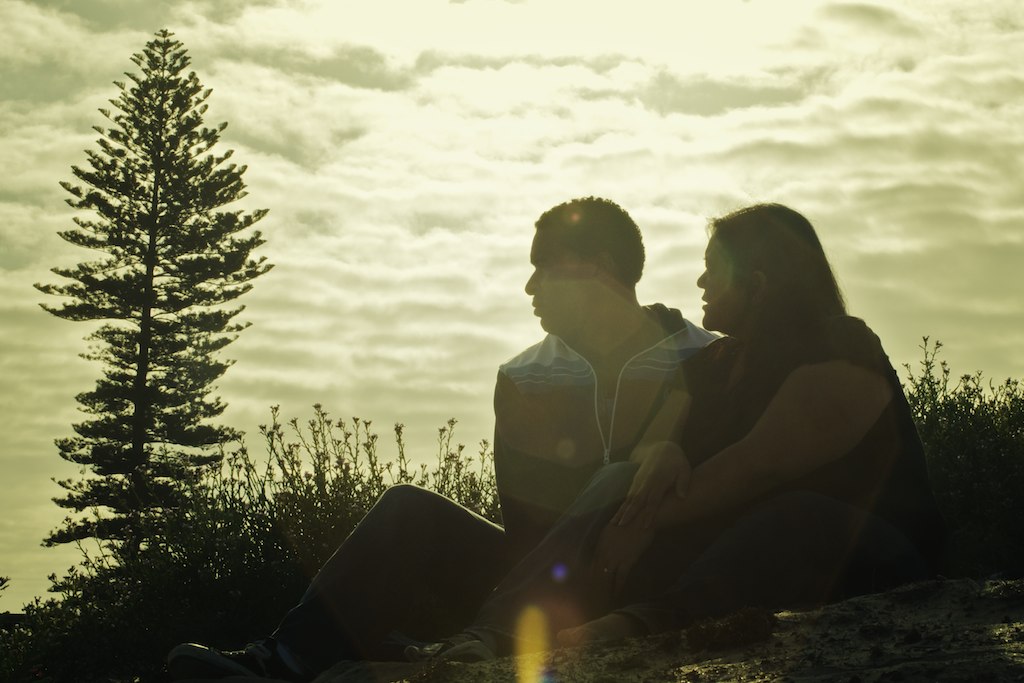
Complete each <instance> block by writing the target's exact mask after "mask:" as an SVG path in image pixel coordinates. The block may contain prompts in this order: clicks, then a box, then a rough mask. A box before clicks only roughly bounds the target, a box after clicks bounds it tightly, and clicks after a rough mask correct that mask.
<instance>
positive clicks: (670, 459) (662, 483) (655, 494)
mask: <svg viewBox="0 0 1024 683" xmlns="http://www.w3.org/2000/svg"><path fill="white" fill-rule="evenodd" d="M692 403H693V400H692V397H691V396H690V394H689V393H688V392H687V391H685V390H683V389H674V390H672V391H671V392H670V393H669V395H668V396H666V397H665V401H664V402H663V403H662V405H661V408H660V409H659V410H658V413H657V414H656V415H655V416H654V419H653V420H651V423H650V425H648V427H647V431H645V432H644V436H643V438H642V439H641V440H640V443H639V444H637V446H636V448H634V449H633V452H632V454H631V455H630V458H629V459H630V461H632V462H636V463H639V464H640V468H639V469H638V470H637V472H636V474H635V475H634V476H633V484H632V485H631V486H630V488H629V493H627V494H626V500H625V501H623V503H622V505H621V506H620V507H619V510H618V512H616V513H615V516H614V517H613V518H612V521H611V523H612V524H616V525H624V524H629V523H630V522H632V521H633V520H638V521H639V523H640V524H641V525H642V526H644V527H648V526H651V524H653V523H654V517H655V515H656V514H657V512H658V509H659V506H660V504H661V501H662V499H663V498H665V496H667V495H669V494H670V493H675V494H676V495H679V496H681V495H683V494H684V493H685V492H686V489H687V488H689V485H690V462H689V461H688V460H687V459H686V455H685V454H684V453H683V450H682V448H681V447H680V446H679V441H680V439H681V437H682V433H683V427H684V426H685V424H686V421H687V419H688V418H689V415H690V406H691V404H692Z"/></svg>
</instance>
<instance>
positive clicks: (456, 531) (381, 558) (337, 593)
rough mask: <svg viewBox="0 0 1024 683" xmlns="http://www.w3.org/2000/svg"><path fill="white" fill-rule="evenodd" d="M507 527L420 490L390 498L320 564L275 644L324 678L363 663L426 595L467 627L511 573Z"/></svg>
mask: <svg viewBox="0 0 1024 683" xmlns="http://www.w3.org/2000/svg"><path fill="white" fill-rule="evenodd" d="M503 541H504V533H503V531H502V529H501V527H499V526H497V525H494V524H492V523H490V522H488V521H487V520H485V519H484V518H482V517H480V516H478V515H476V514H474V513H472V512H470V511H469V510H467V509H465V508H463V507H461V506H460V505H458V504H456V503H455V502H453V501H451V500H449V499H448V498H445V497H443V496H440V495H438V494H436V493H433V492H431V491H428V490H426V489H422V488H419V487H416V486H410V485H399V486H393V487H391V488H390V489H388V490H387V491H386V492H385V493H384V495H383V496H381V498H380V500H379V501H377V503H376V504H375V505H374V506H373V508H372V509H371V510H370V511H369V513H367V515H366V517H365V518H364V519H363V520H362V521H361V522H360V523H359V524H358V525H357V526H356V528H355V529H354V530H353V531H352V533H351V534H350V535H349V536H348V538H346V539H345V541H344V542H343V543H342V544H341V546H340V547H339V548H338V550H337V551H335V553H334V555H332V556H331V558H330V559H329V560H328V561H327V562H326V563H325V564H324V566H323V567H322V568H321V570H320V572H319V573H318V574H317V576H316V577H315V578H314V579H313V581H312V583H311V584H310V586H309V589H308V590H307V591H306V594H305V595H304V596H303V597H302V600H301V601H300V602H299V604H298V605H296V606H295V607H294V608H292V609H291V610H290V611H289V612H288V614H287V615H285V617H284V619H283V620H282V621H281V623H280V625H279V626H278V628H277V630H276V631H275V632H274V634H273V636H272V637H273V639H274V640H275V641H276V642H277V643H279V644H282V645H284V646H285V648H287V651H288V652H289V653H290V654H291V655H292V656H293V657H294V658H295V659H296V660H298V662H299V663H300V664H301V665H302V666H303V668H305V669H307V670H309V671H312V672H315V671H322V670H324V669H326V668H328V667H329V666H331V665H332V664H334V663H335V662H336V661H338V660H340V659H364V658H367V657H368V656H370V655H372V654H373V653H374V650H375V648H376V647H377V646H378V645H379V643H380V641H381V640H382V639H383V638H384V636H385V635H387V634H388V633H389V632H390V631H392V630H393V629H395V628H399V627H400V626H401V625H402V623H403V621H404V620H405V619H406V617H407V616H408V614H409V610H410V607H411V606H412V605H413V604H414V602H415V601H416V599H417V598H419V597H421V596H422V595H424V594H430V595H432V596H434V597H436V598H438V599H439V600H441V601H442V602H443V604H444V605H445V608H446V610H447V611H449V612H450V613H451V614H453V615H461V616H462V619H463V623H465V622H467V621H468V620H469V619H470V618H471V617H472V615H473V613H474V612H475V611H476V610H477V609H478V608H479V606H480V604H481V603H482V601H483V600H484V598H485V597H486V596H487V594H488V593H489V592H490V590H491V589H492V588H493V587H494V585H495V584H496V583H497V582H498V581H499V580H500V578H501V576H502V575H503V574H504V572H505V571H506V570H507V569H508V567H507V564H508V562H507V560H506V559H505V557H504V556H505V546H504V542H503Z"/></svg>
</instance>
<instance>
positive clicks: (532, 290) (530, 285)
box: [523, 271, 540, 296]
mask: <svg viewBox="0 0 1024 683" xmlns="http://www.w3.org/2000/svg"><path fill="white" fill-rule="evenodd" d="M539 279H540V278H538V277H537V271H534V272H533V275H531V276H530V279H529V280H527V281H526V287H524V288H523V289H525V290H526V295H527V296H533V295H534V294H536V293H537V281H538V280H539Z"/></svg>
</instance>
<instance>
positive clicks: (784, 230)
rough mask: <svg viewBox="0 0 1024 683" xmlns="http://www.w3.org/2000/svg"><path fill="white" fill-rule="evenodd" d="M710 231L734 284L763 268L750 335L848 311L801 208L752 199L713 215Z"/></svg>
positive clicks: (796, 326)
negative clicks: (727, 261)
mask: <svg viewBox="0 0 1024 683" xmlns="http://www.w3.org/2000/svg"><path fill="white" fill-rule="evenodd" d="M710 234H711V238H712V239H714V240H716V241H717V242H718V244H719V246H720V247H721V248H722V249H723V250H724V251H725V253H726V254H727V256H728V258H729V259H730V262H731V264H732V267H733V273H734V277H735V278H736V284H739V285H741V286H744V285H746V284H747V282H749V279H750V278H751V277H752V276H753V274H754V272H755V271H761V272H762V273H764V276H765V290H764V297H763V300H762V301H761V303H760V304H759V306H758V308H757V310H756V311H754V312H753V316H754V317H753V319H752V320H751V325H750V332H751V335H752V336H753V337H763V336H765V335H771V336H776V334H777V333H779V332H782V331H786V330H788V331H792V332H796V331H797V330H799V329H802V328H804V327H805V326H807V325H809V324H813V323H814V322H816V321H819V320H822V319H824V318H827V317H830V316H835V315H843V314H845V313H846V304H845V303H844V301H843V295H842V292H840V291H839V285H838V283H837V282H836V278H835V275H834V274H833V273H832V267H831V266H830V265H829V263H828V259H827V258H826V257H825V251H824V249H822V246H821V241H820V240H819V239H818V235H817V233H816V232H815V231H814V227H813V226H812V225H811V223H810V221H808V220H807V219H806V218H804V217H803V216H802V215H801V214H800V213H798V212H796V211H794V210H793V209H790V208H789V207H787V206H783V205H782V204H755V205H753V206H748V207H746V208H743V209H739V210H738V211H734V212H732V213H730V214H727V215H725V216H722V217H721V218H717V219H714V220H713V221H711V224H710Z"/></svg>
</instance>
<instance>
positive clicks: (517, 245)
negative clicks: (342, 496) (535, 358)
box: [0, 0, 1024, 610]
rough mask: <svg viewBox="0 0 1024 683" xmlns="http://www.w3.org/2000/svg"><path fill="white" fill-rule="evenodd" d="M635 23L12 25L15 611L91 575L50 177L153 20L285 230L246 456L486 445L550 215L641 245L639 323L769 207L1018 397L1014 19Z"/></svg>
mask: <svg viewBox="0 0 1024 683" xmlns="http://www.w3.org/2000/svg"><path fill="white" fill-rule="evenodd" d="M607 5H608V6H612V5H613V3H607ZM614 5H615V6H621V7H622V9H604V8H603V7H604V6H605V5H604V4H602V3H595V2H593V1H587V0H579V1H571V0H543V1H541V0H535V1H534V0H527V1H523V2H500V1H498V0H466V1H463V2H454V1H453V2H444V1H442V0H383V1H382V0H376V1H375V2H373V3H369V2H365V3H356V2H340V1H335V2H331V1H330V0H280V1H279V2H274V1H272V0H267V1H262V2H256V1H250V2H245V1H243V0H231V1H225V0H196V1H195V2H165V3H153V2H147V1H146V0H50V1H39V2H25V1H23V0H0V93H2V94H0V162H2V169H3V175H2V178H3V182H2V183H0V369H2V372H0V419H2V424H3V427H4V429H3V441H2V445H0V458H2V468H3V469H2V471H3V473H4V474H3V479H4V482H5V483H4V485H3V486H4V490H3V493H2V494H0V525H2V526H0V558H2V559H3V563H2V565H0V575H9V576H11V577H12V586H11V587H10V588H9V589H8V590H7V591H6V592H5V593H4V595H3V597H2V598H0V610H3V609H8V610H17V609H18V608H19V607H20V606H21V604H23V603H24V601H26V600H28V599H30V598H31V597H32V596H34V595H39V594H41V593H43V592H44V591H45V588H46V586H47V585H48V584H47V581H46V575H47V574H48V573H50V572H54V571H57V572H62V571H63V570H64V569H65V568H66V567H67V566H68V565H69V564H71V563H72V562H73V561H74V560H75V556H76V552H77V551H76V550H75V549H73V548H62V549H42V548H40V547H39V542H40V540H41V539H42V537H43V536H45V535H46V534H47V533H48V532H49V531H50V530H51V529H53V528H54V527H55V526H56V525H58V524H59V522H60V520H61V519H62V518H63V516H64V515H63V511H62V510H61V509H59V508H57V506H55V505H54V504H53V503H52V502H51V501H50V499H51V498H52V497H53V496H55V495H58V494H59V492H60V490H59V489H58V488H57V487H56V486H55V485H54V484H53V483H51V481H50V480H51V478H52V477H65V476H73V475H75V474H76V470H75V469H74V468H72V467H70V466H68V465H67V464H65V463H63V462H62V461H60V459H59V458H58V456H57V453H56V449H55V447H54V446H53V439H54V438H57V437H62V436H68V435H70V424H71V423H72V422H74V421H76V420H77V419H79V417H80V416H79V414H78V413H77V411H76V404H75V401H74V396H75V394H76V393H78V392H81V391H84V390H87V389H89V388H90V387H91V386H92V383H93V382H94V381H95V378H96V377H97V374H98V369H97V368H96V367H95V366H92V365H90V364H89V363H88V362H86V361H84V360H81V359H80V358H78V357H77V354H78V353H80V352H82V351H84V350H85V342H84V341H83V340H82V337H83V336H84V335H85V334H87V333H88V331H89V329H91V328H90V327H89V325H88V324H83V323H70V322H67V321H63V320H59V319H57V318H54V317H52V316H49V315H48V314H46V313H45V312H43V311H42V310H41V309H40V308H39V305H38V304H39V303H40V302H42V301H43V300H44V299H45V297H44V295H42V294H40V293H38V292H37V291H36V290H35V289H33V287H32V284H33V283H36V282H55V281H57V278H56V276H54V275H52V274H50V273H49V271H48V269H49V268H51V267H53V266H70V265H73V264H74V263H77V262H78V261H81V260H85V259H86V258H87V257H88V256H89V255H88V254H87V253H85V252H83V251H82V250H79V249H77V248H75V247H71V246H70V245H68V244H66V243H64V242H63V241H62V240H61V239H60V238H59V237H58V236H57V232H58V231H59V230H62V229H65V228H68V227H70V226H71V218H72V216H73V212H72V211H71V210H70V209H69V208H68V207H67V206H66V205H65V204H64V201H63V200H64V193H63V191H62V190H61V189H60V187H59V186H58V181H60V180H69V179H71V174H70V166H71V165H72V164H82V163H84V160H85V157H84V152H83V150H85V149H87V148H93V147H94V146H95V142H94V141H95V138H96V134H95V133H94V132H93V131H92V126H94V125H100V124H102V123H103V119H102V117H101V116H100V114H99V113H98V112H97V109H98V108H99V107H103V106H105V105H106V100H107V99H108V98H111V97H113V96H115V95H116V92H117V91H116V89H115V87H114V86H113V85H112V81H113V80H116V79H119V78H121V77H122V73H123V72H124V71H126V70H130V69H133V68H134V66H133V65H132V64H131V62H130V61H129V57H130V56H131V54H132V53H134V52H138V51H139V50H140V49H141V48H142V47H143V45H144V44H145V43H146V41H147V40H149V39H150V38H151V37H152V34H153V33H154V32H155V31H156V30H158V29H160V28H163V27H166V28H169V29H171V30H172V31H174V32H175V33H176V36H177V37H178V38H179V39H180V40H182V41H183V42H184V43H185V45H186V47H187V48H188V49H189V51H190V54H191V56H192V59H193V64H192V66H193V68H194V69H195V70H196V72H197V73H198V75H199V77H200V79H201V80H202V82H203V83H204V84H205V85H207V86H209V87H212V88H213V95H212V97H211V99H210V109H209V112H208V115H207V121H208V122H209V123H218V122H220V121H227V122H229V127H228V128H227V130H226V131H225V133H224V136H223V139H222V149H228V148H231V149H234V150H235V160H236V161H238V162H240V163H244V164H247V165H248V166H249V171H248V173H247V175H246V179H247V182H248V185H249V191H250V195H249V197H248V198H246V199H245V200H244V201H243V203H242V206H243V207H245V208H260V207H265V208H268V209H270V214H269V215H268V217H267V218H266V219H265V220H264V221H263V222H262V223H261V224H260V227H261V229H262V230H263V231H264V233H265V235H266V237H267V240H268V242H267V244H266V245H265V246H264V247H263V249H262V254H264V255H266V256H267V257H268V258H269V259H270V260H271V261H272V262H273V263H275V264H276V267H275V269H274V270H273V271H272V272H271V273H270V274H268V275H267V276H265V277H264V278H262V279H260V280H258V281H257V282H256V287H255V289H254V291H253V292H252V293H251V294H249V295H248V296H247V297H246V298H245V300H244V303H245V304H246V306H247V309H246V311H245V313H244V314H243V317H244V319H245V320H247V321H249V322H251V323H252V327H251V328H250V329H248V330H247V331H246V332H244V333H243V334H242V336H241V337H240V338H239V340H238V341H237V342H236V343H235V344H233V345H232V346H230V347H229V348H228V349H227V352H226V357H228V358H233V359H236V360H237V364H236V365H235V366H234V367H233V368H232V369H231V370H230V371H229V372H228V374H227V375H226V376H225V377H224V378H223V380H222V381H221V382H220V384H219V389H218V393H219V395H220V396H221V397H222V398H223V399H224V400H225V401H227V403H228V404H229V406H230V407H229V409H228V411H227V412H226V414H225V417H224V422H226V423H228V424H230V425H232V426H234V427H236V428H239V429H242V430H244V431H246V432H247V433H248V443H249V445H250V449H251V450H252V451H254V452H257V453H259V452H260V445H259V443H258V434H257V425H258V424H260V423H261V422H265V421H266V419H267V417H268V415H269V410H268V408H269V406H271V405H273V404H280V405H281V411H282V413H283V415H284V416H286V417H292V416H294V417H299V418H303V419H304V418H306V417H307V416H309V415H310V413H311V408H310V406H311V405H312V404H313V403H316V402H320V403H323V404H324V406H325V407H326V408H327V409H328V410H329V411H330V412H332V413H333V414H334V415H338V416H352V415H358V416H362V417H364V418H369V419H372V420H373V421H374V425H375V427H377V428H378V429H379V431H380V432H381V434H382V437H387V435H388V433H389V432H390V426H391V424H392V423H394V422H397V421H401V422H403V423H405V424H406V429H407V435H408V441H409V442H410V446H409V450H410V452H411V453H412V454H413V456H414V457H417V458H424V459H425V458H428V457H430V455H431V454H432V443H433V440H434V438H435V436H436V428H437V427H439V426H441V425H442V424H443V423H444V422H445V421H446V420H447V419H448V418H449V417H456V418H457V419H458V420H459V421H460V423H459V426H458V427H457V436H458V438H459V440H461V441H463V442H465V443H467V444H470V445H475V444H476V443H477V442H478V441H479V440H480V439H483V438H488V437H489V436H490V432H491V429H492V415H491V401H490V391H491V388H492V383H493V380H494V373H495V369H496V367H497V365H498V364H499V363H500V362H501V361H503V360H505V359H507V358H508V357H510V356H512V355H514V354H515V353H516V352H517V350H519V349H521V348H523V347H525V346H527V345H529V344H530V343H532V342H534V341H535V340H537V339H538V338H539V335H540V331H539V328H538V326H537V324H536V321H535V320H534V319H533V318H532V315H531V309H530V305H529V300H528V298H527V297H526V296H525V294H524V293H523V291H522V286H523V284H524V283H525V281H526V279H527V277H528V276H529V273H530V268H529V265H528V251H529V243H530V239H531V236H532V224H533V221H534V220H535V219H536V217H537V216H538V215H539V214H540V213H541V212H542V211H544V210H545V209H547V208H548V207H550V206H552V205H553V204H556V203H559V202H561V201H563V200H565V199H568V198H571V197H574V196H580V195H590V194H595V195H603V196H607V197H610V198H613V199H615V200H616V201H618V202H619V203H620V204H622V205H623V206H624V207H625V208H626V209H627V210H629V211H630V212H631V214H632V215H633V216H634V218H635V219H636V220H637V222H638V223H639V224H640V226H641V228H642V229H643V230H644V233H645V237H646V243H647V249H648V254H649V259H648V266H647V272H646V275H645V277H644V280H643V281H642V282H641V285H640V288H639V293H640V297H641V299H642V300H643V301H645V302H652V301H655V300H658V301H663V302H665V303H668V304H671V305H674V306H677V307H679V308H681V309H682V310H683V311H684V313H687V312H689V313H690V314H697V313H698V312H699V308H698V301H699V292H698V290H697V289H696V287H695V286H694V284H693V283H694V280H695V278H696V276H697V274H698V270H699V267H700V265H699V264H700V260H701V254H702V251H703V247H704V240H705V232H704V225H705V223H706V220H707V218H708V217H710V216H714V215H717V214H720V213H723V212H725V211H728V210H730V209H733V208H737V207H739V206H741V205H744V204H747V203H750V202H754V201H780V202H784V203H788V204H791V205H792V206H794V207H795V208H797V209H799V210H801V211H803V212H804V213H805V214H806V215H808V216H809V217H810V218H811V220H812V221H813V222H814V223H815V224H816V225H817V226H818V228H819V230H820V232H821V235H822V240H823V242H824V243H825V245H826V248H827V250H828V251H829V253H830V255H831V257H832V259H833V261H834V263H835V266H836V269H837V271H838V274H839V277H840V280H841V283H842V284H843V286H844V288H845V290H846V293H847V296H848V299H849V302H850V308H851V311H852V312H853V313H854V314H856V315H859V316H861V317H863V318H865V319H866V320H867V321H868V323H869V324H870V325H871V326H872V327H874V329H875V330H876V331H877V332H878V333H879V335H880V336H881V338H882V340H883V342H884V343H885V345H886V347H887V349H888V351H889V353H890V355H891V357H892V358H893V361H894V363H896V364H897V365H898V364H900V363H916V362H917V360H918V359H919V358H920V357H921V354H920V352H919V349H918V346H919V345H920V343H921V338H922V336H924V335H930V336H931V337H932V338H933V339H939V340H941V341H942V342H943V343H944V345H945V349H944V352H943V357H944V358H945V359H946V360H948V361H949V363H950V364H951V366H952V367H953V370H954V372H956V373H963V372H973V371H975V370H982V371H984V373H985V374H986V375H987V376H991V377H994V378H995V379H997V380H998V379H1003V378H1006V377H1009V376H1012V377H1017V378H1020V377H1022V376H1024V323H1022V312H1024V301H1022V298H1021V296H1020V292H1021V291H1022V280H1024V277H1022V275H1021V274H1020V273H1021V268H1020V265H1021V263H1022V262H1024V180H1022V179H1024V163H1022V159H1024V69H1022V67H1021V65H1022V64H1024V10H1022V9H1021V6H1020V3H1019V2H1018V0H1002V1H991V2H986V3H976V2H965V1H960V2H951V1H948V0H946V1H933V0H929V1H927V2H925V1H920V2H909V1H907V0H887V1H886V2H884V3H881V2H879V3H870V2H826V1H820V2H811V1H792V2H784V1H783V0H747V1H745V2H743V1H739V0H720V1H716V2H698V1H696V0H692V1H682V0H663V1H656V0H633V1H632V2H630V3H614ZM595 7H602V9H594V8H595ZM383 450H384V451H385V454H386V455H387V454H390V453H391V452H392V451H391V450H390V449H389V448H387V447H385V448H384V449H383Z"/></svg>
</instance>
